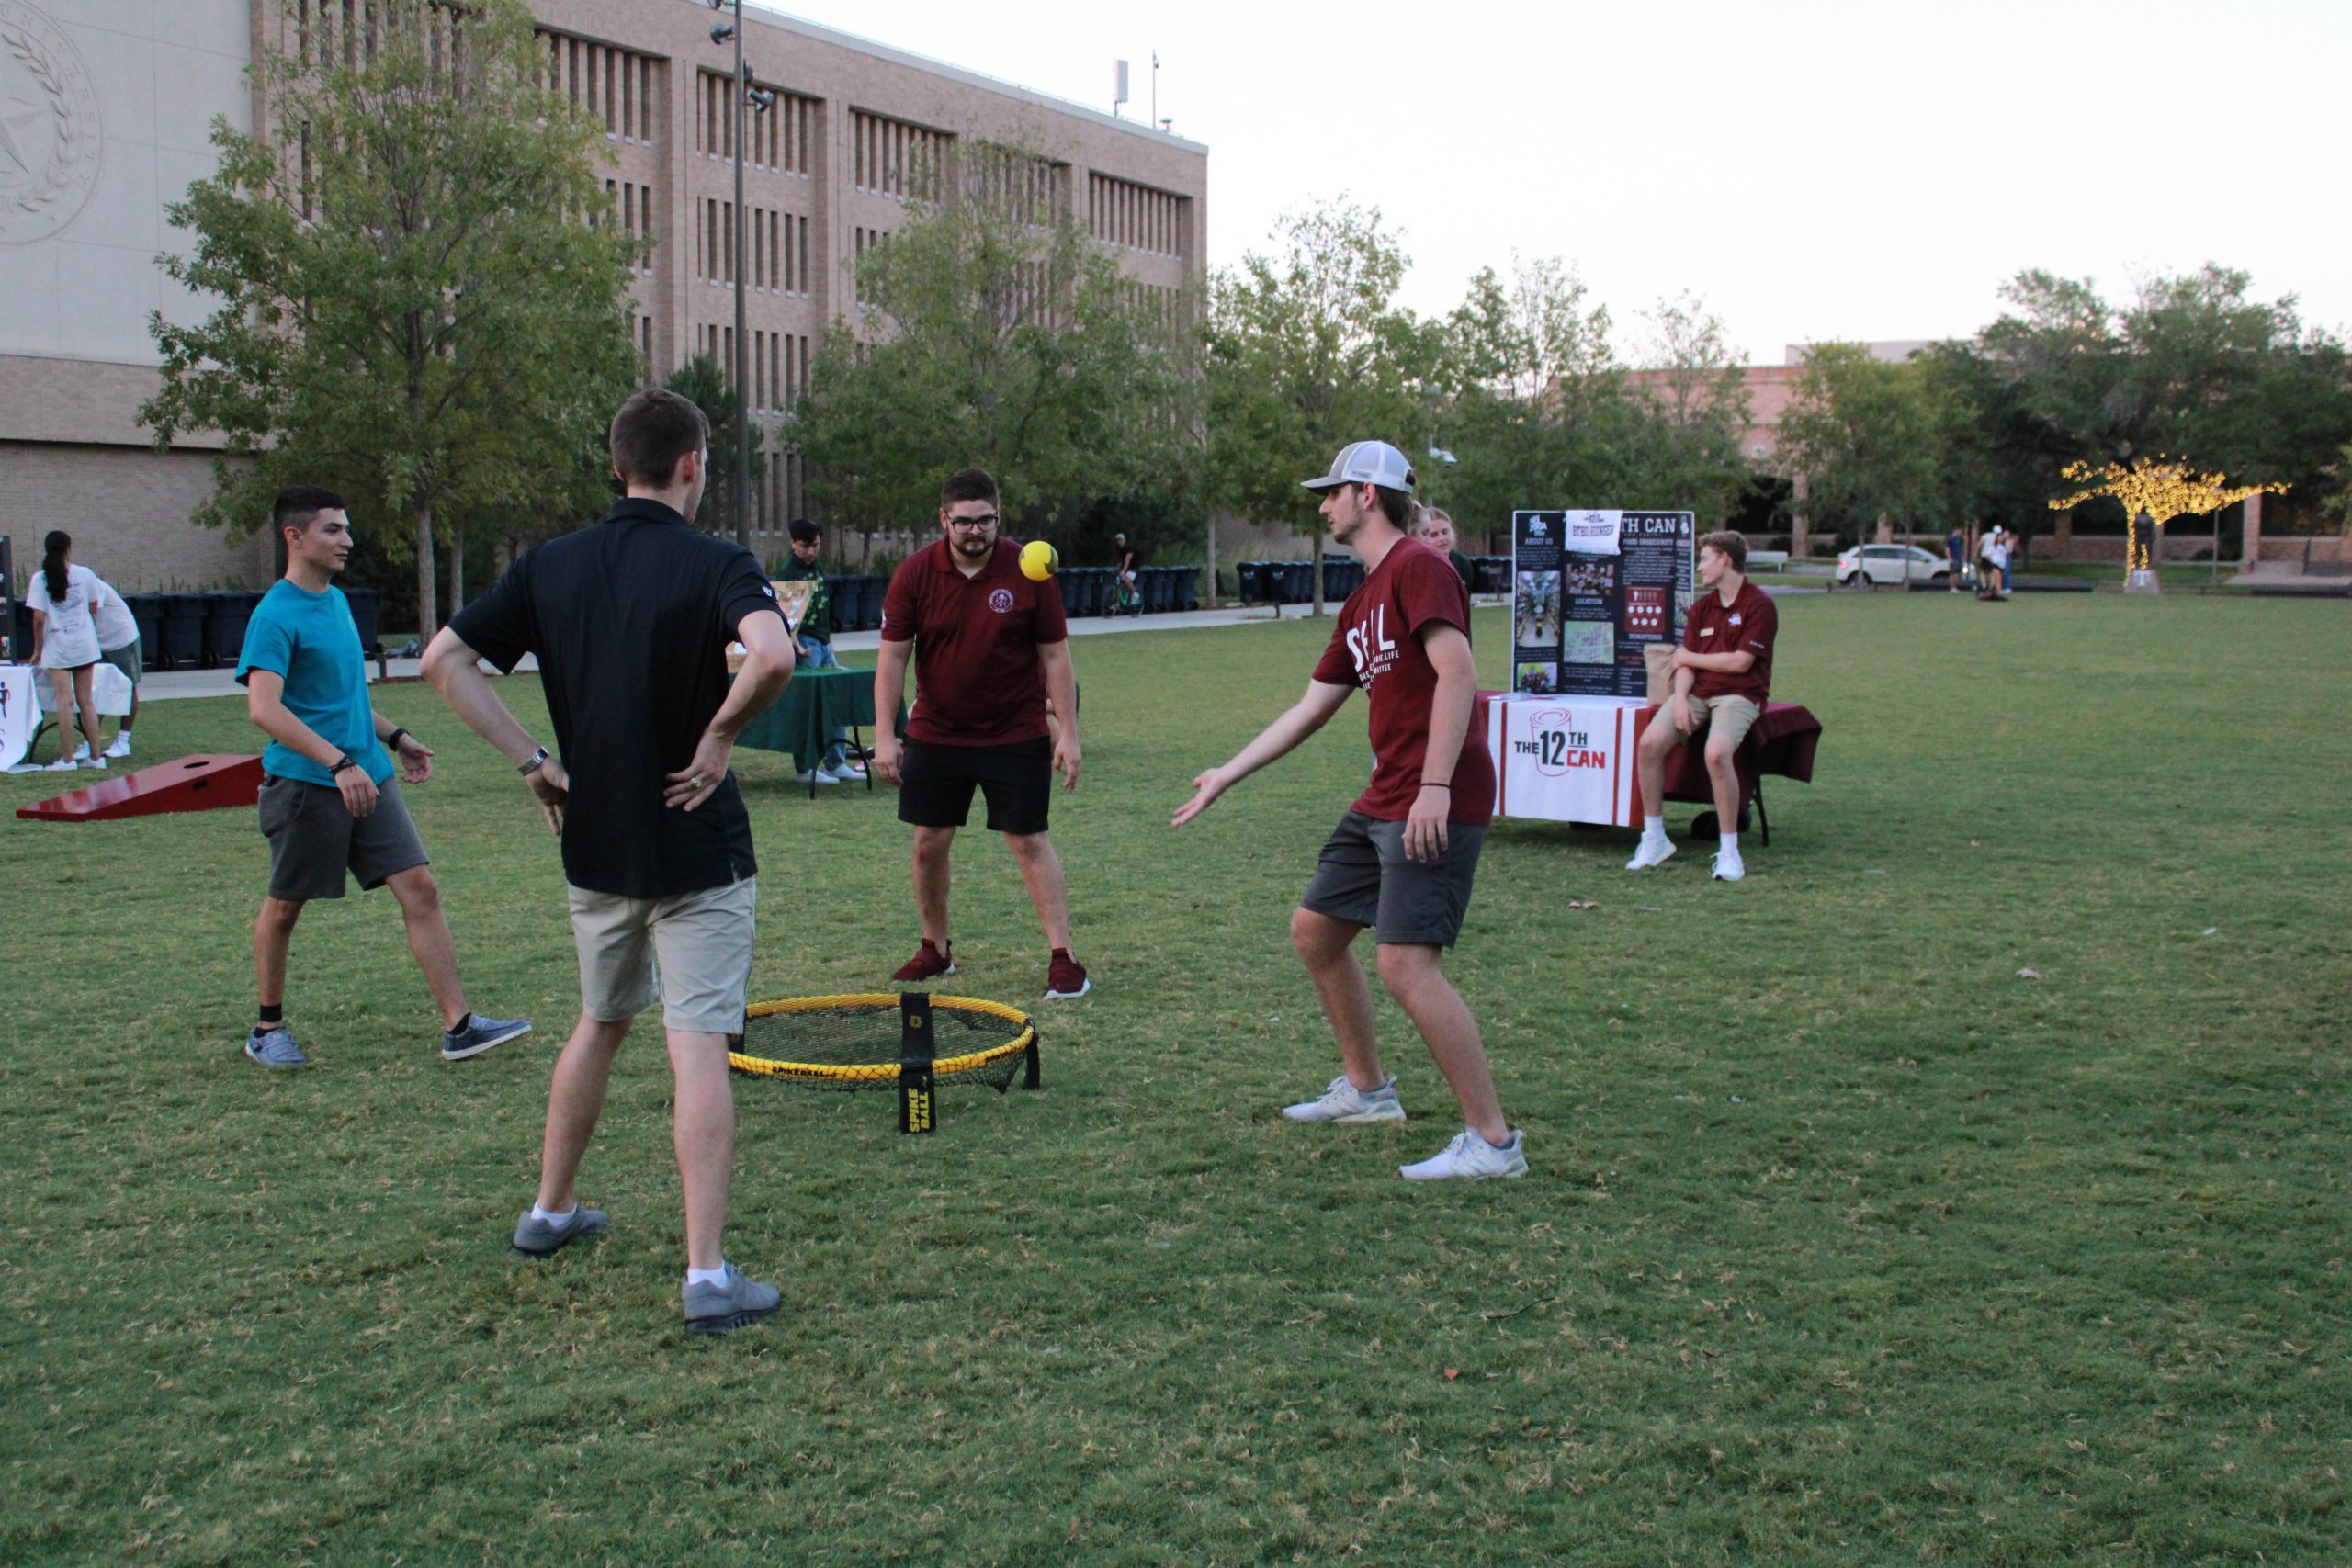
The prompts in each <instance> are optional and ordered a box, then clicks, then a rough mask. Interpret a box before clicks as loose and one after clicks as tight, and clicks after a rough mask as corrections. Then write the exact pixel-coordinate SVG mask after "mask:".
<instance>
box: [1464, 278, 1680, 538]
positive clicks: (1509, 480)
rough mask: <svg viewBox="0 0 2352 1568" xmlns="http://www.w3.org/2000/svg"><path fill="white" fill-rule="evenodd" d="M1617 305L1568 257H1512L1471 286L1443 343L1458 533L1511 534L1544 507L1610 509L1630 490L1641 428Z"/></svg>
mask: <svg viewBox="0 0 2352 1568" xmlns="http://www.w3.org/2000/svg"><path fill="white" fill-rule="evenodd" d="M1610 328H1611V321H1610V316H1609V311H1608V309H1607V307H1605V306H1599V305H1593V306H1588V305H1587V303H1586V289H1585V286H1584V284H1583V282H1582V280H1580V279H1579V278H1578V277H1577V275H1576V271H1575V269H1574V268H1573V267H1571V266H1570V265H1568V264H1567V263H1566V262H1565V261H1563V260H1560V259H1558V258H1556V257H1542V258H1538V259H1535V260H1526V259H1522V258H1521V257H1518V256H1513V257H1512V258H1511V278H1510V283H1509V284H1508V285H1506V284H1505V283H1504V281H1503V280H1502V278H1501V277H1500V276H1498V274H1497V273H1496V272H1495V270H1494V269H1493V268H1492V267H1486V268H1482V269H1481V270H1480V271H1479V272H1478V273H1477V274H1476V276H1473V277H1472V278H1471V279H1470V283H1469V287H1468V289H1467V291H1466V292H1465V293H1464V297H1463V301H1462V303H1461V304H1459V305H1457V306H1455V307H1454V309H1453V311H1452V313H1451V314H1449V315H1448V316H1447V317H1446V319H1445V321H1444V324H1443V329H1442V335H1441V338H1440V344H1441V350H1442V352H1441V353H1440V354H1439V355H1437V356H1436V357H1437V363H1438V365H1439V367H1440V368H1439V370H1438V376H1437V379H1438V381H1439V383H1440V387H1439V400H1438V401H1439V410H1440V412H1439V417H1438V420H1437V425H1438V432H1439V435H1440V438H1441V442H1442V445H1443V446H1445V447H1446V448H1447V449H1448V450H1450V451H1451V452H1453V455H1454V457H1455V458H1456V464H1455V466H1454V468H1453V469H1452V470H1451V471H1450V472H1449V473H1447V474H1446V476H1445V477H1444V479H1443V480H1442V484H1443V487H1444V500H1445V504H1446V508H1447V510H1448V511H1449V512H1451V513H1453V520H1454V525H1455V527H1456V528H1458V529H1461V530H1463V531H1464V532H1467V531H1469V530H1471V529H1474V528H1475V529H1476V530H1477V531H1478V532H1479V533H1481V534H1492V533H1495V532H1498V531H1499V532H1502V533H1504V534H1505V535H1506V536H1508V532H1509V529H1510V514H1511V513H1513V512H1515V511H1521V510H1525V509H1528V508H1532V507H1546V506H1577V505H1591V506H1598V505H1604V504H1608V502H1607V501H1605V500H1604V499H1602V498H1605V497H1611V496H1615V495H1617V494H1619V493H1620V489H1619V487H1620V482H1621V480H1623V478H1624V477H1625V475H1626V473H1627V472H1628V465H1627V463H1626V457H1627V456H1628V452H1629V442H1630V437H1631V435H1632V434H1633V425H1634V421H1633V420H1632V419H1631V418H1630V417H1629V416H1630V414H1631V412H1632V410H1631V408H1630V406H1629V405H1628V404H1627V402H1626V400H1625V378H1624V373H1623V370H1622V369H1620V368H1619V367H1618V365H1617V363H1616V358H1615V355H1614V353H1613V351H1612V350H1611V347H1610V344H1609V333H1610Z"/></svg>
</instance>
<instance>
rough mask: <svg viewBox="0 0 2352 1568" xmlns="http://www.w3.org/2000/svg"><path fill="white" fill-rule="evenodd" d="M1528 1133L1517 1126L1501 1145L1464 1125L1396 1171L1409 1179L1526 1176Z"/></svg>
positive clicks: (1470, 1179) (1480, 1179) (1476, 1179)
mask: <svg viewBox="0 0 2352 1568" xmlns="http://www.w3.org/2000/svg"><path fill="white" fill-rule="evenodd" d="M1526 1143H1527V1135H1526V1134H1523V1133H1521V1131H1520V1130H1519V1129H1518V1128H1516V1127H1513V1128H1512V1129H1511V1130H1510V1143H1508V1144H1505V1145H1503V1146H1502V1147H1501V1148H1497V1147H1495V1145H1492V1144H1490V1143H1488V1142H1487V1139H1486V1135H1485V1134H1482V1133H1480V1132H1478V1131H1477V1130H1476V1128H1473V1127H1464V1128H1463V1129H1462V1131H1461V1132H1460V1133H1459V1134H1455V1136H1454V1139H1453V1142H1452V1143H1450V1144H1448V1145H1445V1147H1443V1148H1442V1149H1440V1150H1439V1151H1438V1152H1437V1153H1436V1154H1434V1155H1432V1156H1430V1157H1429V1158H1428V1159H1425V1160H1423V1161H1421V1163H1420V1164H1419V1165H1400V1166H1398V1167H1397V1175H1399V1176H1401V1177H1403V1178H1404V1179H1406V1180H1408V1181H1451V1180H1456V1179H1459V1180H1464V1181H1483V1180H1485V1179H1487V1177H1489V1176H1525V1175H1526V1174H1527V1155H1526V1153H1525V1145H1526Z"/></svg>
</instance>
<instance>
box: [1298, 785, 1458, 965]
mask: <svg viewBox="0 0 2352 1568" xmlns="http://www.w3.org/2000/svg"><path fill="white" fill-rule="evenodd" d="M1486 841H1487V830H1486V829H1484V828H1464V827H1463V826H1462V825H1460V824H1459V823H1451V822H1450V823H1448V824H1446V829H1445V850H1444V852H1443V853H1442V854H1441V855H1440V856H1439V857H1438V861H1437V863H1436V864H1434V865H1431V864H1429V863H1426V862H1422V861H1417V860H1408V859H1407V858H1406V855H1405V824H1403V823H1402V822H1383V821H1380V820H1379V819H1377V818H1371V817H1366V816H1364V815H1363V814H1362V813H1361V812H1355V811H1351V812H1349V813H1348V814H1347V815H1346V816H1345V817H1342V818H1340V825H1339V826H1338V827H1337V828H1334V829H1332V830H1331V836H1330V838H1329V839H1328V840H1325V842H1324V845H1323V854H1322V858H1321V859H1320V860H1318V861H1317V862H1316V865H1315V878H1314V880H1313V881H1311V882H1309V883H1308V884H1307V885H1306V893H1305V895H1303V896H1302V897H1300V898H1299V901H1298V902H1299V907H1300V908H1306V909H1312V910H1314V911H1315V912H1316V913H1317V914H1318V915H1329V916H1330V917H1331V918H1332V919H1335V920H1346V921H1348V922H1349V923H1350V924H1351V925H1359V926H1370V927H1372V928H1373V931H1374V940H1375V941H1378V942H1388V943H1397V944H1411V945H1415V946H1427V947H1452V946H1453V942H1454V939H1455V938H1456V937H1459V936H1460V935H1461V934H1462V917H1463V915H1464V913H1466V912H1467V911H1468V909H1469V908H1470V885H1471V883H1472V882H1473V881H1475V880H1476V877H1477V874H1478V851H1479V849H1480V848H1481V847H1482V846H1483V845H1484V844H1485V843H1486Z"/></svg>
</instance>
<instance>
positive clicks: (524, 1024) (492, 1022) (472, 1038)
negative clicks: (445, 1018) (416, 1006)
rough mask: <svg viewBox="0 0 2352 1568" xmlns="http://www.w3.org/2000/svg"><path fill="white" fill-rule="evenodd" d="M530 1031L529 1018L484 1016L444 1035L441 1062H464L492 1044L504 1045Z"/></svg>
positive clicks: (479, 1015) (476, 1017)
mask: <svg viewBox="0 0 2352 1568" xmlns="http://www.w3.org/2000/svg"><path fill="white" fill-rule="evenodd" d="M530 1032H531V1021H530V1020H529V1019H527V1018H485V1017H483V1016H482V1015H481V1013H476V1014H474V1016H473V1020H472V1021H471V1022H469V1023H468V1024H467V1025H466V1026H465V1028H463V1029H459V1030H447V1029H445V1030H443V1031H442V1032H441V1059H442V1060H443V1061H445V1062H462V1061H464V1060H465V1059H466V1058H467V1057H469V1056H479V1055H481V1054H482V1053H483V1052H484V1051H487V1050H489V1049H490V1048H491V1047H492V1046H493V1045H503V1044H505V1043H507V1042H508V1041H509V1040H512V1039H514V1038H515V1036H516V1035H518V1034H528V1033H530Z"/></svg>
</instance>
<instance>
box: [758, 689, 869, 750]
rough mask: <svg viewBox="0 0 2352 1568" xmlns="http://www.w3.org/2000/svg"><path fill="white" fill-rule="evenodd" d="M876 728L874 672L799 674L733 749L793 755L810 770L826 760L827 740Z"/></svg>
mask: <svg viewBox="0 0 2352 1568" xmlns="http://www.w3.org/2000/svg"><path fill="white" fill-rule="evenodd" d="M873 724H874V671H871V670H849V669H840V670H808V671H799V670H796V671H793V675H792V679H791V680H790V681H789V682H786V684H785V688H784V695H782V696H780V697H778V698H776V700H775V702H773V703H771V704H770V705H768V710H767V712H765V713H763V714H762V715H760V716H759V717H757V718H755V719H753V720H752V722H751V723H750V724H749V725H747V726H745V727H744V729H743V733H742V734H741V735H740V736H738V737H737V738H736V740H735V744H736V745H738V746H754V747H757V748H758V749H759V750H763V751H789V752H791V753H792V754H793V755H794V756H796V757H797V758H799V759H800V760H801V761H802V763H803V765H806V764H807V763H809V762H810V761H816V760H820V759H821V758H822V757H823V756H824V754H825V744H826V738H827V737H828V736H830V735H831V733H832V732H833V731H834V730H836V729H846V728H853V727H855V728H872V727H873Z"/></svg>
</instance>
